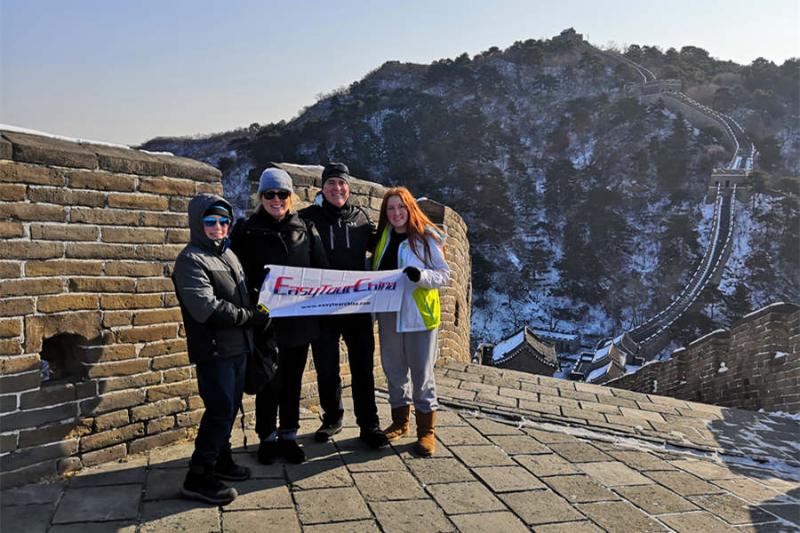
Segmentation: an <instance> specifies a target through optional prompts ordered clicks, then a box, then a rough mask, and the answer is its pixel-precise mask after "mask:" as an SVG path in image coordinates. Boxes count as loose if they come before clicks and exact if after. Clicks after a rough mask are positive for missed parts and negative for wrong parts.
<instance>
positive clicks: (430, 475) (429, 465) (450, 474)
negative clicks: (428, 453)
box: [406, 457, 475, 485]
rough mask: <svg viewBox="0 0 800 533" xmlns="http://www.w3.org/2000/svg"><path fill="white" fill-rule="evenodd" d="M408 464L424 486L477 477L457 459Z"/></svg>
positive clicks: (446, 458)
mask: <svg viewBox="0 0 800 533" xmlns="http://www.w3.org/2000/svg"><path fill="white" fill-rule="evenodd" d="M406 464H407V466H408V468H409V469H411V471H412V472H413V473H414V475H415V476H416V477H417V479H419V480H420V482H421V483H422V484H423V485H433V484H436V483H454V482H457V481H474V480H475V476H473V475H472V474H471V473H470V471H469V470H467V469H466V468H464V466H463V465H462V464H461V463H460V462H459V461H458V460H457V459H453V458H449V457H445V458H436V457H433V458H430V459H426V460H424V461H409V462H408V463H406Z"/></svg>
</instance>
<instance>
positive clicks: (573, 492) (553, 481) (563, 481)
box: [542, 476, 619, 503]
mask: <svg viewBox="0 0 800 533" xmlns="http://www.w3.org/2000/svg"><path fill="white" fill-rule="evenodd" d="M542 481H544V482H545V483H547V484H548V485H549V486H550V488H552V489H553V490H554V491H555V492H557V493H559V494H560V495H561V496H563V497H564V498H566V499H567V500H568V501H570V502H580V503H585V502H601V501H607V500H618V499H619V497H618V496H617V495H616V494H614V493H613V492H611V491H610V490H608V489H607V488H605V487H604V486H602V485H601V484H600V483H598V482H596V481H594V480H593V479H592V478H590V477H589V476H553V477H546V478H544V479H543V480H542Z"/></svg>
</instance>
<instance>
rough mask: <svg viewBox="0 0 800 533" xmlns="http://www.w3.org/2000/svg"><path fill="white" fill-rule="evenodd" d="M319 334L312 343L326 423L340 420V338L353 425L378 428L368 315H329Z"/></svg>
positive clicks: (373, 338) (373, 344)
mask: <svg viewBox="0 0 800 533" xmlns="http://www.w3.org/2000/svg"><path fill="white" fill-rule="evenodd" d="M320 322H321V325H322V331H321V333H320V336H319V338H318V339H317V340H316V341H314V342H313V343H312V344H311V347H312V350H313V354H314V366H315V368H316V370H317V386H318V387H319V403H320V406H321V407H322V411H323V413H324V415H323V419H324V421H325V422H335V421H338V420H341V419H342V415H343V414H344V408H343V406H342V378H341V376H340V374H339V337H340V336H341V337H342V338H344V343H345V345H346V346H347V359H348V360H349V362H350V376H351V377H352V388H353V408H354V410H355V415H356V423H358V425H359V426H361V427H362V428H372V427H375V426H377V425H378V408H377V406H376V405H375V376H374V375H373V373H372V369H373V357H374V354H375V336H374V334H373V331H372V318H371V317H370V315H366V314H359V315H342V316H328V317H323V318H322V319H321V320H320Z"/></svg>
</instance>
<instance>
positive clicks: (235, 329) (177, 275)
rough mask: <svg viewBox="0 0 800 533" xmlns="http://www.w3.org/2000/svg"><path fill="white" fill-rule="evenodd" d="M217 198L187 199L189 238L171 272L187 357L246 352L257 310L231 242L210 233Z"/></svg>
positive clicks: (209, 196) (205, 196) (232, 355)
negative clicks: (206, 225)
mask: <svg viewBox="0 0 800 533" xmlns="http://www.w3.org/2000/svg"><path fill="white" fill-rule="evenodd" d="M217 202H224V203H225V204H226V205H227V206H228V208H229V209H230V204H228V203H227V202H225V200H223V199H222V198H220V197H219V196H215V195H213V194H201V195H198V196H197V197H195V198H193V199H192V201H191V202H189V229H190V241H189V244H187V245H186V247H185V248H184V249H183V250H181V253H180V254H178V257H177V259H176V260H175V266H174V268H173V270H172V282H173V284H174V285H175V293H176V294H177V296H178V301H179V302H180V307H181V315H182V316H183V324H184V327H185V328H186V344H187V349H188V352H189V360H190V361H192V362H195V363H196V362H198V361H203V360H207V359H211V358H215V357H221V358H224V357H235V356H238V355H242V354H247V353H249V352H250V350H252V347H253V333H252V330H251V329H250V328H249V327H245V324H246V323H247V322H248V320H250V318H251V317H252V315H253V313H252V311H251V310H250V302H249V298H248V294H247V285H246V283H245V275H244V271H243V270H242V266H241V264H240V263H239V260H238V259H237V258H236V256H235V255H234V254H233V252H231V251H230V250H227V249H226V247H227V241H223V242H215V241H212V240H211V239H209V238H208V237H206V234H205V231H204V229H203V213H205V211H206V209H208V208H209V207H210V206H211V205H212V204H215V203H217Z"/></svg>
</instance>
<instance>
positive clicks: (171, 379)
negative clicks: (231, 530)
mask: <svg viewBox="0 0 800 533" xmlns="http://www.w3.org/2000/svg"><path fill="white" fill-rule="evenodd" d="M282 166H283V167H284V168H286V169H287V170H288V171H289V173H290V174H291V175H292V177H293V179H294V183H295V187H296V192H297V193H298V195H299V196H300V198H301V200H302V201H304V202H308V201H311V200H313V199H314V196H315V195H316V193H317V192H318V191H319V187H320V180H319V174H320V170H321V168H318V167H299V166H295V165H282ZM383 191H384V189H383V187H381V186H380V185H377V184H374V183H370V182H366V181H361V180H354V182H353V185H352V198H353V202H354V203H356V204H359V205H362V206H364V207H365V208H366V209H368V210H369V211H370V214H371V216H373V217H374V218H375V219H377V210H378V209H379V207H380V201H381V198H382V195H383ZM201 192H212V193H216V194H222V193H223V190H222V184H221V182H220V172H219V171H218V170H217V169H215V168H212V167H210V166H208V165H205V164H202V163H199V162H197V161H193V160H190V159H185V158H181V157H173V156H168V155H160V154H151V153H146V152H142V151H137V150H133V149H130V148H127V147H122V146H113V145H103V144H94V143H87V142H78V141H71V140H65V139H60V138H54V137H48V136H42V135H32V134H28V133H23V132H20V131H10V130H8V129H4V128H0V219H1V220H0V237H2V238H3V245H2V254H0V255H2V260H0V317H1V318H0V467H1V469H2V471H1V472H0V485H2V486H4V487H8V486H13V485H17V484H20V483H24V482H27V481H31V480H34V479H38V478H41V477H48V476H54V475H60V474H65V473H68V472H73V471H77V470H80V469H82V468H84V467H88V466H91V465H95V464H99V463H105V462H108V461H114V460H119V459H122V458H125V457H127V456H129V455H133V454H138V453H141V452H145V451H147V450H151V449H155V448H159V447H162V446H165V445H168V444H171V443H175V442H179V441H184V440H186V439H188V438H191V437H192V435H193V433H194V431H195V428H196V425H197V423H198V422H199V420H200V417H201V416H202V413H203V409H202V402H201V400H200V397H199V396H198V393H197V382H196V380H195V370H194V367H193V366H192V365H191V364H190V363H189V360H188V356H187V353H186V342H185V338H184V331H183V325H182V323H181V317H180V311H179V308H178V306H177V301H176V300H175V295H174V291H173V286H172V282H171V280H170V277H169V276H170V272H171V268H172V264H173V261H174V259H175V257H176V255H177V253H178V252H179V251H180V250H181V248H182V247H183V246H184V244H185V243H186V242H187V240H188V236H189V232H188V229H187V228H188V226H187V219H186V214H185V213H186V206H187V203H188V201H189V199H190V198H191V197H192V196H194V195H195V194H197V193H201ZM421 205H422V206H423V209H425V211H426V212H427V213H428V214H429V216H431V218H432V220H433V221H434V222H435V223H437V224H438V225H439V226H440V227H442V228H443V229H444V230H446V231H447V234H448V239H447V246H446V249H445V255H446V259H447V261H448V263H449V265H450V269H451V272H452V282H451V284H450V286H449V287H448V288H446V289H444V290H443V291H442V316H443V328H442V330H441V335H440V354H441V356H442V359H443V360H452V361H461V362H465V361H468V360H469V323H470V309H471V286H470V268H471V266H470V256H469V243H468V240H467V228H466V226H465V224H464V222H463V221H462V220H461V217H459V216H458V215H457V214H456V213H455V212H453V211H452V210H451V209H449V208H447V207H445V206H442V205H440V204H436V203H435V202H429V201H428V202H424V201H423V202H421ZM379 357H380V356H379V354H377V353H376V358H375V368H376V371H377V372H380V359H379ZM343 363H345V364H344V365H343V369H342V370H343V379H344V380H345V383H346V384H347V383H348V381H349V369H348V367H347V365H346V357H345V356H344V354H343ZM315 393H316V375H315V373H314V369H313V365H311V364H310V365H309V367H308V368H307V370H306V374H305V376H304V395H305V397H307V398H311V397H312V396H313V395H314V394H315ZM244 409H245V412H246V413H247V416H248V417H251V416H252V410H253V409H254V397H250V396H246V397H245V401H244Z"/></svg>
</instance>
